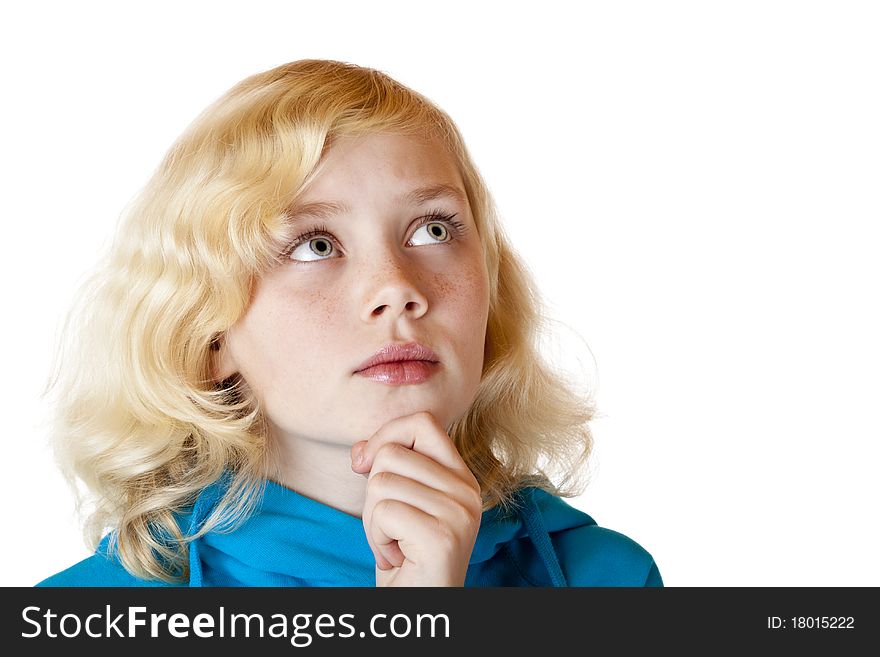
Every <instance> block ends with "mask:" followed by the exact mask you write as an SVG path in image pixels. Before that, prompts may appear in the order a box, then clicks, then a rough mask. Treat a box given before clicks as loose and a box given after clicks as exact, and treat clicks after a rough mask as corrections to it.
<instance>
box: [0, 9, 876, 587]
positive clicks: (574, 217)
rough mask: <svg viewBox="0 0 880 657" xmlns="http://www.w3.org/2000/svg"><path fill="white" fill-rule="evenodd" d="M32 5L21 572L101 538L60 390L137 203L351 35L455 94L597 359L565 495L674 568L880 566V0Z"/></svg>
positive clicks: (5, 339) (15, 229)
mask: <svg viewBox="0 0 880 657" xmlns="http://www.w3.org/2000/svg"><path fill="white" fill-rule="evenodd" d="M10 5H12V3H6V4H5V5H4V8H3V10H2V14H0V25H2V27H0V67H2V80H3V94H2V96H3V100H2V103H0V116H2V123H0V125H2V130H3V135H2V140H3V143H2V147H0V153H2V154H0V158H2V160H0V162H2V164H0V166H2V171H0V174H2V175H0V179H2V182H3V226H2V229H3V239H2V244H3V249H2V253H3V257H2V261H0V274H2V278H0V280H2V294H3V301H4V304H3V306H4V310H3V318H2V322H0V345H2V363H3V366H4V369H5V376H3V378H2V395H3V401H4V403H5V406H6V409H7V412H6V416H5V419H4V425H5V426H4V429H3V437H4V442H5V448H4V450H3V453H4V459H3V462H4V468H3V475H4V476H3V477H2V479H0V481H2V491H0V495H2V500H3V501H4V508H5V518H4V522H3V541H2V548H0V549H2V556H3V558H2V559H0V584H3V585H23V586H30V585H32V584H34V583H36V582H37V581H39V580H41V579H43V578H44V577H46V576H48V575H50V574H52V573H55V572H57V571H58V570H61V569H63V568H65V567H67V566H69V565H72V564H73V563H74V562H76V561H78V560H79V559H82V558H84V557H86V556H87V554H88V553H87V551H86V549H85V547H84V544H83V542H82V540H81V538H80V535H79V530H78V527H77V525H76V522H75V521H74V513H73V506H72V497H71V495H70V494H69V492H68V490H67V489H66V487H65V485H64V484H63V483H62V480H61V477H60V474H58V472H57V470H56V468H55V465H54V463H53V461H52V457H51V454H50V451H49V449H48V447H47V438H46V436H45V435H44V434H43V432H42V429H41V426H40V425H41V422H42V420H43V414H44V409H43V408H42V404H41V402H40V391H41V389H42V387H43V385H44V383H45V380H46V377H47V376H48V373H49V365H50V360H51V356H52V351H53V348H54V343H55V339H56V331H57V330H58V327H59V322H60V320H61V317H62V316H63V313H64V311H66V309H67V306H68V303H69V302H70V300H71V297H72V294H73V291H74V288H75V286H76V285H77V284H78V283H79V282H80V281H81V279H82V277H83V275H84V273H85V272H86V270H87V269H88V268H89V267H91V266H92V265H93V264H94V261H95V258H96V254H97V253H98V251H99V250H101V249H103V248H104V247H105V246H106V245H107V244H108V243H109V240H110V239H111V236H112V233H113V230H114V228H115V224H116V221H117V219H118V216H119V214H120V212H121V211H122V209H123V207H124V206H125V204H126V203H127V202H128V201H129V200H130V199H131V198H132V196H133V195H134V194H135V193H136V192H137V190H138V189H139V188H140V187H141V186H142V185H143V184H144V183H145V182H146V180H147V178H148V177H149V175H150V174H151V172H152V170H153V168H154V167H155V166H157V165H158V163H159V161H160V159H161V157H162V155H163V154H164V152H165V150H166V149H167V148H168V147H169V146H170V145H171V143H172V142H173V141H174V139H175V138H176V137H177V135H178V134H179V133H180V132H181V131H182V130H183V128H184V127H185V126H186V125H187V124H188V123H189V122H190V121H191V120H192V119H193V118H194V117H195V116H196V115H197V114H198V112H199V111H201V109H202V108H204V107H205V106H206V105H207V104H208V103H209V102H211V101H212V100H214V99H215V98H216V97H218V96H220V95H221V94H222V93H223V92H224V91H225V90H226V89H228V88H229V87H230V86H232V85H233V84H234V83H235V82H237V81H239V80H241V79H242V78H244V77H246V76H248V75H251V74H253V73H256V72H258V71H262V70H265V69H268V68H272V67H274V66H276V65H278V64H281V63H284V62H287V61H292V60H295V59H302V58H328V59H338V60H344V61H350V62H353V63H356V64H360V65H364V66H370V67H374V68H378V69H381V70H384V71H386V72H387V73H389V74H391V75H392V76H393V77H395V78H397V79H399V80H400V81H402V82H403V83H405V84H408V85H410V86H412V87H413V88H415V89H416V90H418V91H421V92H422V93H424V94H425V95H427V96H428V97H429V98H431V99H432V100H434V101H435V102H437V103H438V104H439V105H440V106H441V107H443V108H444V109H445V110H447V111H448V112H449V113H450V115H451V116H452V117H453V118H454V119H455V120H456V122H457V123H458V125H459V127H460V128H461V130H462V132H463V134H464V137H465V139H466V141H467V143H468V145H469V147H470V149H471V151H472V154H473V156H474V158H475V160H476V162H477V164H478V166H479V167H480V169H481V171H482V173H483V174H484V176H485V178H486V180H487V182H488V183H489V185H490V188H491V190H492V192H493V194H494V196H495V199H496V201H497V203H498V206H499V208H500V210H501V213H502V216H503V220H504V222H505V223H506V225H507V227H508V229H509V232H510V234H511V237H512V240H513V242H514V244H515V246H516V247H517V248H518V249H519V251H520V252H521V254H522V255H523V257H524V258H525V260H526V262H527V263H528V264H529V266H530V267H531V269H532V271H533V272H534V274H535V276H536V278H537V280H538V284H539V286H540V288H541V289H542V291H543V293H544V295H545V297H546V299H547V301H548V303H549V304H550V308H551V310H552V311H553V312H554V314H555V316H556V317H557V318H558V319H560V320H561V321H563V322H564V323H565V325H567V326H569V327H570V328H571V329H572V330H573V331H574V332H575V333H576V334H577V335H579V336H580V338H582V340H583V343H578V342H577V340H576V339H575V340H573V341H572V342H571V344H575V345H577V344H580V347H579V348H580V350H581V352H583V353H586V358H587V359H590V358H595V370H596V372H595V374H597V383H598V395H597V400H598V404H599V408H600V412H601V418H600V419H599V420H597V421H596V422H595V424H594V431H595V436H596V445H597V446H596V451H595V455H596V460H595V465H594V475H593V481H592V483H591V485H590V486H589V487H588V488H587V490H586V492H585V494H584V495H583V496H581V497H579V498H576V499H574V500H572V504H574V505H575V506H577V507H579V508H581V509H583V510H585V511H587V512H588V513H590V514H591V515H593V517H594V518H595V519H596V520H597V521H598V522H599V524H601V525H604V526H607V527H610V528H612V529H616V530H617V531H620V532H622V533H624V534H627V535H629V536H630V537H632V538H633V539H635V540H636V541H638V542H639V543H641V544H642V545H643V546H644V547H645V548H646V549H648V550H649V551H650V552H651V553H652V554H653V556H654V557H655V559H656V561H657V563H658V564H659V567H660V569H661V572H662V574H663V577H664V579H665V581H666V583H667V585H671V586H715V585H728V586H741V585H768V586H781V585H795V586H806V585H821V586H829V585H856V586H858V585H873V586H877V585H880V571H878V569H877V568H876V557H877V554H880V540H878V539H880V532H878V529H877V510H876V504H875V503H876V502H877V500H878V484H877V483H876V481H877V476H876V469H877V468H876V464H877V461H878V456H880V450H878V447H877V444H878V438H880V429H878V420H877V411H878V408H880V404H878V399H880V394H878V393H880V383H878V370H880V348H878V336H880V313H878V302H877V296H878V295H877V283H878V280H880V265H878V257H877V253H878V246H880V245H878V237H877V225H878V220H880V212H878V210H880V189H878V181H880V120H878V117H880V85H878V81H880V40H878V38H877V35H878V34H880V12H878V9H877V5H876V4H874V3H870V2H863V3H857V2H830V1H829V2H804V1H799V2H773V1H762V2H743V1H739V2H724V3H722V2H638V3H636V2H614V3H585V2H577V3H575V2H570V3H569V2H551V1H547V0H543V1H542V2H540V3H535V4H534V5H531V4H515V3H510V2H504V3H502V2H498V3H490V2H473V3H467V2H450V1H449V0H444V2H442V3H413V2H381V1H376V0H372V1H371V2H323V3H316V2H315V3H305V2H302V3H300V2H295V3H294V2H255V1H251V2H248V3H243V2H238V3H231V2H173V3H172V2H156V1H154V2H151V3H141V4H140V5H139V6H137V7H132V3H110V2H107V3H98V2H77V3H64V2H51V3H48V2H30V3H26V4H25V3H15V4H14V5H12V6H14V7H15V8H14V9H10ZM317 7H320V8H317ZM575 8H577V9H576V10H575ZM587 347H588V348H587ZM590 352H591V353H592V355H591V354H590ZM574 353H577V352H574ZM583 353H581V354H580V355H578V356H577V357H578V358H581V357H583ZM587 365H588V366H590V367H593V363H592V362H591V361H590V362H588V363H587Z"/></svg>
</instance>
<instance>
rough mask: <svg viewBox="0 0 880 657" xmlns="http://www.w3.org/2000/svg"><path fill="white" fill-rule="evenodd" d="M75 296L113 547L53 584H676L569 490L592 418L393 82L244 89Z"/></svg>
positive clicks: (504, 259) (479, 213) (497, 241)
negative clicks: (544, 350)
mask: <svg viewBox="0 0 880 657" xmlns="http://www.w3.org/2000/svg"><path fill="white" fill-rule="evenodd" d="M77 300H78V303H77V304H76V305H75V306H74V308H73V310H72V313H71V316H70V317H69V318H68V323H67V325H66V327H65V331H64V335H65V336H67V338H68V339H67V341H66V342H65V343H64V344H63V345H62V351H61V352H60V354H59V358H58V360H57V364H56V369H55V371H54V373H53V377H52V380H51V381H50V385H49V388H48V390H47V392H53V391H54V393H53V394H54V396H53V403H54V406H55V408H56V417H55V427H54V433H55V436H56V437H57V442H56V449H57V452H58V455H59V457H60V462H61V463H62V465H63V468H64V469H65V472H66V474H67V476H68V478H69V480H70V481H71V484H72V485H73V486H74V488H75V489H76V490H77V491H82V488H83V486H84V487H85V489H87V491H88V492H89V493H90V496H89V497H88V498H87V497H86V496H85V495H81V496H80V504H82V503H83V502H84V501H85V500H86V499H88V500H90V501H91V502H92V508H91V509H90V514H89V522H88V524H87V536H88V538H89V540H90V541H91V545H92V546H97V548H96V552H95V554H94V555H93V556H91V557H89V558H88V559H85V560H84V561H81V562H80V563H78V564H76V565H74V566H72V567H70V568H68V569H67V570H64V571H62V572H60V573H58V574H56V575H54V576H52V577H49V578H48V579H46V580H45V581H43V582H41V584H42V585H60V586H80V585H85V586H142V585H168V584H171V585H184V586H263V585H272V586H278V585H285V586H288V585H289V586H660V585H662V581H661V578H660V574H659V572H658V569H657V566H656V565H655V564H654V561H653V559H652V558H651V556H650V554H648V553H647V552H646V551H645V550H644V549H642V548H641V547H640V546H639V545H638V544H636V543H635V542H634V541H632V540H630V539H629V538H627V537H625V536H623V535H622V534H619V533H616V532H614V531H611V530H609V529H604V528H601V527H599V526H597V525H596V523H595V522H594V521H593V519H592V518H590V516H588V515H587V514H585V513H583V512H581V511H579V510H577V509H575V508H573V507H572V506H570V505H569V504H567V503H566V502H565V501H563V500H562V499H561V497H571V496H574V495H578V494H580V492H581V489H582V480H583V473H582V470H583V467H584V465H585V463H586V461H587V458H588V456H589V453H590V447H591V440H592V439H591V433H590V430H589V428H588V422H589V420H590V419H591V418H592V416H593V412H594V408H593V406H592V404H591V402H590V401H589V400H587V399H584V398H582V397H581V396H579V395H578V394H576V393H575V392H574V390H573V389H572V388H570V387H568V383H567V382H566V380H565V379H564V377H562V376H561V375H560V374H558V373H556V372H554V371H553V370H552V369H551V368H550V367H548V365H547V364H546V362H545V361H544V359H543V358H542V356H541V353H540V350H539V348H538V342H537V341H538V339H539V337H540V335H541V334H540V330H541V328H542V326H543V325H542V314H541V307H540V301H539V297H538V296H537V293H536V291H535V288H534V285H533V283H532V281H531V279H530V276H529V275H528V272H527V269H526V268H525V267H524V266H523V265H522V264H521V263H520V261H519V259H518V258H517V256H516V254H515V252H514V251H513V249H512V248H511V246H510V245H509V242H508V240H507V238H506V237H505V234H504V232H503V230H502V227H501V225H500V224H499V222H498V219H497V218H496V214H495V211H494V206H493V202H492V200H491V198H490V195H489V192H488V190H487V188H486V185H485V183H484V182H483V180H482V179H481V177H480V174H479V173H478V171H477V169H476V167H475V166H474V163H473V162H472V161H471V158H470V156H469V154H468V152H467V149H466V147H465V145H464V143H463V141H462V137H461V135H460V133H459V131H458V128H457V127H456V125H455V124H454V123H453V121H452V120H451V119H450V118H449V116H447V115H446V113H444V112H443V111H442V110H440V109H439V108H438V107H436V106H435V105H434V104H433V103H432V102H430V101H429V100H428V99H426V98H425V97H423V96H422V95H420V94H418V93H416V92H414V91H413V90H411V89H409V88H407V87H405V86H403V85H401V84H400V83H398V82H396V81H395V80H393V79H391V78H389V77H388V76H387V75H385V74H383V73H381V72H379V71H376V70H372V69H368V68H362V67H358V66H354V65H351V64H346V63H341V62H334V61H325V60H303V61H297V62H293V63H290V64H285V65H283V66H279V67H277V68H275V69H273V70H270V71H267V72H264V73H260V74H257V75H254V76H252V77H250V78H248V79H246V80H244V81H243V82H241V83H239V84H238V85H236V86H235V87H234V88H233V89H231V90H230V91H229V92H228V93H227V94H226V95H224V96H223V97H222V98H220V99H219V100H218V101H217V102H216V103H214V104H213V105H212V106H210V107H209V108H208V109H207V110H206V111H205V112H204V113H203V114H202V115H201V116H200V117H199V118H197V119H196V121H195V122H194V123H193V124H192V125H191V126H190V127H189V128H188V129H187V131H186V132H185V133H184V134H183V135H182V136H181V137H180V139H179V140H178V141H177V143H176V144H175V145H174V146H173V147H172V148H171V150H170V151H169V152H168V154H167V155H166V157H165V159H164V161H163V162H162V164H161V166H160V167H159V169H158V170H157V172H156V173H155V175H154V176H153V178H152V179H151V180H150V182H149V183H148V184H147V186H146V187H145V188H144V190H143V192H142V193H141V194H140V196H139V197H138V199H137V201H136V202H135V203H134V204H133V205H132V207H131V208H130V210H129V211H128V212H127V214H126V216H125V217H124V220H123V221H122V222H121V224H120V227H119V232H118V235H117V238H116V240H115V241H114V243H113V245H112V247H111V249H110V252H109V254H108V256H107V257H106V260H105V262H104V263H102V266H101V267H100V268H99V269H98V272H97V273H96V274H95V275H93V276H92V278H91V279H90V280H89V281H87V283H86V285H85V286H84V288H83V290H82V291H81V293H80V294H79V296H78V297H77ZM74 329H75V337H74ZM547 473H552V474H556V475H557V482H556V483H553V482H552V480H551V477H550V475H548V474H547ZM108 530H109V531H108ZM105 532H106V533H105ZM102 536H103V538H102Z"/></svg>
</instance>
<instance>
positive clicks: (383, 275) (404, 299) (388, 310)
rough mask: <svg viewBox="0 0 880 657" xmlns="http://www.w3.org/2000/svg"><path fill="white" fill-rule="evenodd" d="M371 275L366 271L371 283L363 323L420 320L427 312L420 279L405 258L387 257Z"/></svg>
mask: <svg viewBox="0 0 880 657" xmlns="http://www.w3.org/2000/svg"><path fill="white" fill-rule="evenodd" d="M376 262H377V264H376V266H375V267H374V268H373V270H372V271H364V272H363V275H364V277H365V279H364V280H367V281H370V282H371V283H368V285H369V287H368V292H367V296H366V303H365V305H364V308H363V310H362V315H361V319H362V320H363V321H365V322H370V321H375V319H376V318H378V317H389V318H390V319H392V320H394V319H397V318H398V317H401V316H406V317H407V318H409V319H418V318H419V317H421V316H422V315H424V314H425V313H426V312H428V300H427V298H425V295H424V294H422V292H421V289H420V285H419V284H418V276H417V272H416V271H415V268H414V267H413V266H412V264H411V263H407V262H406V257H405V256H402V255H398V254H386V255H384V256H383V258H382V259H381V260H378V261H376Z"/></svg>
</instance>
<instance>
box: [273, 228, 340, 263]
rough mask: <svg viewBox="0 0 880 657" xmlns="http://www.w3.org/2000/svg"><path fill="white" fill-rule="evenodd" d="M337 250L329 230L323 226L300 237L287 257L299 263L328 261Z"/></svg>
mask: <svg viewBox="0 0 880 657" xmlns="http://www.w3.org/2000/svg"><path fill="white" fill-rule="evenodd" d="M335 248H336V246H335V245H334V244H333V240H332V239H330V237H329V235H328V234H327V229H326V228H325V227H323V226H322V227H320V228H316V229H314V230H310V231H309V232H308V233H306V234H305V235H301V236H300V237H298V238H297V239H296V241H295V242H294V243H293V246H291V247H290V248H289V249H288V250H287V253H286V254H285V256H286V257H288V258H290V259H291V260H296V261H299V262H311V261H314V260H326V259H327V256H329V255H330V254H331V253H333V250H334V249H335Z"/></svg>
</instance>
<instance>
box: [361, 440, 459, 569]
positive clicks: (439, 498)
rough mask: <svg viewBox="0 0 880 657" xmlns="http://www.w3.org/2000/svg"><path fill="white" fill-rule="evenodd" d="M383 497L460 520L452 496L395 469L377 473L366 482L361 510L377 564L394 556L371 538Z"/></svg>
mask: <svg viewBox="0 0 880 657" xmlns="http://www.w3.org/2000/svg"><path fill="white" fill-rule="evenodd" d="M401 449H403V448H401ZM450 476H454V475H450ZM386 500H396V501H399V502H404V503H406V504H409V505H410V506H413V507H415V508H418V509H419V510H421V511H423V512H425V513H427V514H428V515H430V516H432V517H434V518H436V519H438V520H440V521H441V522H446V523H449V524H450V525H452V524H453V523H456V522H460V518H461V513H460V512H461V505H458V504H456V502H455V500H454V499H452V498H451V497H449V496H447V495H445V494H444V493H443V492H442V491H438V490H437V489H435V488H431V487H430V486H427V485H425V484H423V483H421V482H419V481H416V480H414V479H409V478H407V477H404V476H401V475H399V474H397V473H394V472H380V473H378V474H377V475H375V476H374V477H372V478H371V480H370V481H369V482H368V484H367V491H366V497H365V498H364V509H363V513H362V518H363V522H364V530H365V532H366V534H367V541H368V542H369V543H370V548H371V549H372V550H373V553H374V555H375V556H376V562H377V563H380V561H381V559H380V557H384V558H385V559H387V560H388V561H389V562H391V563H394V562H395V558H394V557H395V556H396V553H395V552H389V551H387V550H383V549H382V548H381V546H379V545H378V544H375V543H373V542H372V540H371V536H372V534H371V529H372V524H373V522H374V521H375V518H374V514H375V509H376V506H377V505H379V504H381V503H382V502H384V501H386ZM380 565H383V564H380Z"/></svg>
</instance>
